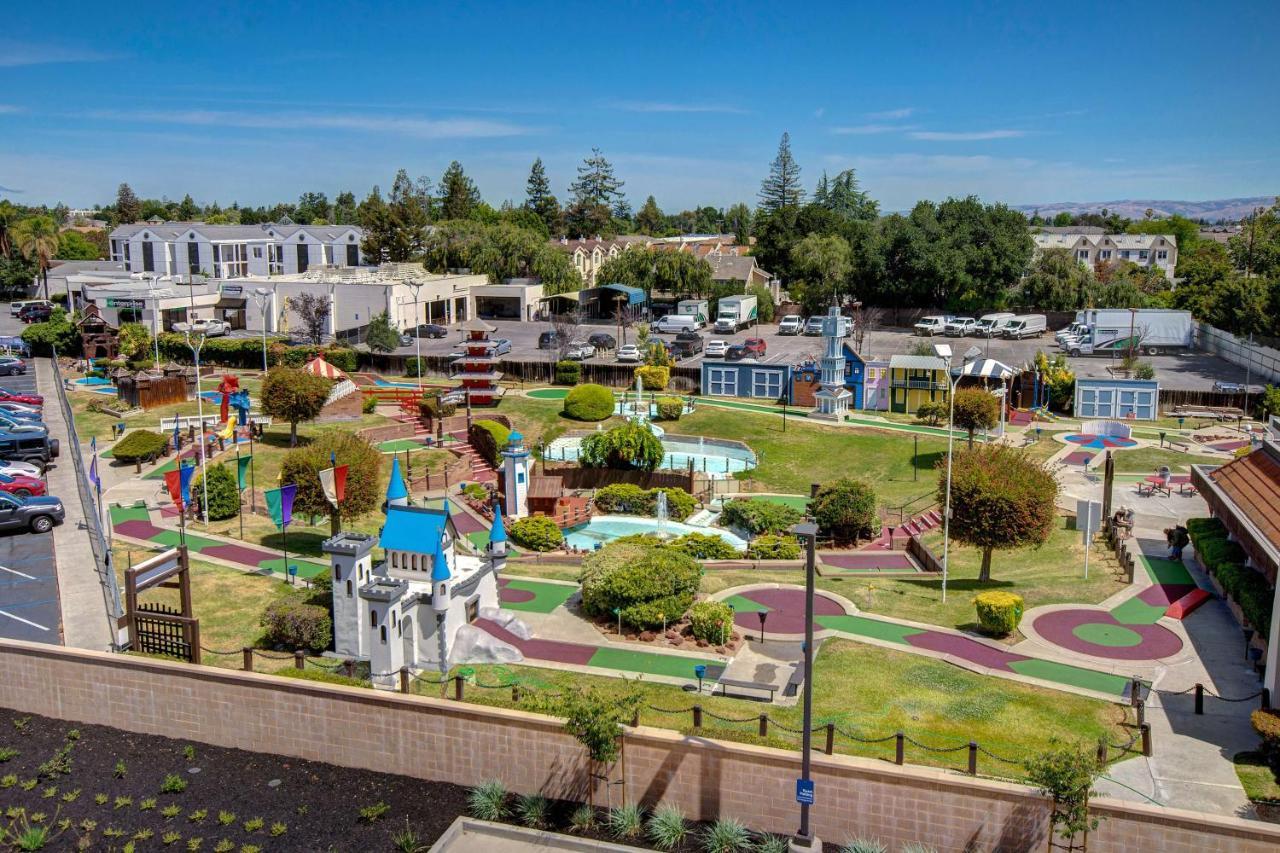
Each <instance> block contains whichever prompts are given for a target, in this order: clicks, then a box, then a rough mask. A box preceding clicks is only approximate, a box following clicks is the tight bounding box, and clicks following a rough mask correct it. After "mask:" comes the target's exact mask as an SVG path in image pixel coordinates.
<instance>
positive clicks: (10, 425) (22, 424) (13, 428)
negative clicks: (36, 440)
mask: <svg viewBox="0 0 1280 853" xmlns="http://www.w3.org/2000/svg"><path fill="white" fill-rule="evenodd" d="M0 430H3V431H4V432H20V433H22V434H24V435H29V434H31V433H36V434H39V435H46V434H47V433H48V432H49V430H48V429H46V428H45V425H44V423H43V422H42V421H22V420H18V419H17V418H13V417H10V416H8V415H5V414H0Z"/></svg>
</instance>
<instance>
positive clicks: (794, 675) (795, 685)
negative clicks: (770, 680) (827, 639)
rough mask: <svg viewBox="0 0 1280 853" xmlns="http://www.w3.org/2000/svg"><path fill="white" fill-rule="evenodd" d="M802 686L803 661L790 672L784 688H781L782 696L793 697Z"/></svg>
mask: <svg viewBox="0 0 1280 853" xmlns="http://www.w3.org/2000/svg"><path fill="white" fill-rule="evenodd" d="M802 684H804V661H798V662H797V663H796V665H795V667H794V668H793V669H792V670H791V677H790V678H788V679H787V683H786V686H784V687H783V688H782V695H783V696H795V695H796V694H798V693H799V692H800V685H802Z"/></svg>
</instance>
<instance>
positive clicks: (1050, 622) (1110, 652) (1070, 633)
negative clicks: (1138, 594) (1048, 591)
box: [1034, 610, 1182, 660]
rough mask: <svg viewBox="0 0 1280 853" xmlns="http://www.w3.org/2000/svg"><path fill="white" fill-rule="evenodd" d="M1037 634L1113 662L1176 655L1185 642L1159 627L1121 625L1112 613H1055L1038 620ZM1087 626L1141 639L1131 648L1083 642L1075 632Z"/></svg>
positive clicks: (1077, 611)
mask: <svg viewBox="0 0 1280 853" xmlns="http://www.w3.org/2000/svg"><path fill="white" fill-rule="evenodd" d="M1034 625H1035V629H1036V633H1037V634H1039V635H1040V636H1041V637H1043V638H1044V639H1045V640H1047V641H1048V642H1050V643H1053V644H1054V645H1058V646H1061V647H1062V648H1064V649H1068V650H1070V651H1073V652H1078V653H1080V654H1083V655H1092V656H1093V657H1099V658H1110V659H1112V660H1155V659H1156V658H1166V657H1169V656H1171V655H1175V654H1177V653H1178V652H1179V651H1181V650H1182V640H1180V639H1178V635H1177V634H1174V633H1173V632H1172V631H1170V630H1169V629H1168V628H1165V627H1162V626H1160V625H1133V624H1124V623H1121V622H1119V621H1118V620H1117V619H1116V618H1115V617H1114V616H1112V615H1111V614H1110V613H1101V612H1099V611H1097V610H1056V611H1054V612H1052V613H1046V614H1044V615H1043V616H1040V617H1039V618H1038V619H1036V620H1035V623H1034ZM1085 625H1097V626H1099V628H1101V629H1105V628H1117V629H1123V630H1125V631H1132V632H1133V633H1134V634H1137V635H1138V636H1139V637H1140V638H1141V639H1140V641H1139V642H1138V643H1136V644H1135V645H1132V646H1117V645H1105V646H1104V645H1102V644H1100V643H1091V642H1089V641H1088V640H1083V639H1081V638H1080V637H1078V636H1077V635H1076V629H1077V628H1080V627H1082V626H1085Z"/></svg>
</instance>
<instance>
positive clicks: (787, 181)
mask: <svg viewBox="0 0 1280 853" xmlns="http://www.w3.org/2000/svg"><path fill="white" fill-rule="evenodd" d="M803 202H804V187H802V186H801V185H800V165H799V164H798V163H796V161H795V157H793V156H792V154H791V134H789V133H784V134H782V139H781V140H780V141H779V142H778V153H777V154H776V155H775V156H774V158H773V162H772V163H771V164H770V165H769V177H767V178H765V179H764V181H762V182H761V184H760V209H761V210H763V211H764V212H765V213H768V214H773V213H777V212H778V211H781V210H786V209H787V208H789V207H790V208H794V207H799V206H800V205H801V204H802V203H803Z"/></svg>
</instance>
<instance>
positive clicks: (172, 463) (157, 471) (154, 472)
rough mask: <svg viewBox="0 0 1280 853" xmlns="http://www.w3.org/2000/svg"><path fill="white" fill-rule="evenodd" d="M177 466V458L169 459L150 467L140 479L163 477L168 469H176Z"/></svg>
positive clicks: (158, 478)
mask: <svg viewBox="0 0 1280 853" xmlns="http://www.w3.org/2000/svg"><path fill="white" fill-rule="evenodd" d="M177 467H178V460H176V459H170V460H169V461H168V462H166V463H164V464H163V465H160V466H159V467H156V468H152V469H151V470H150V471H148V472H147V473H145V474H143V475H142V479H144V480H160V479H163V477H164V475H165V474H168V473H169V472H170V471H173V470H175V469H177Z"/></svg>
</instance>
